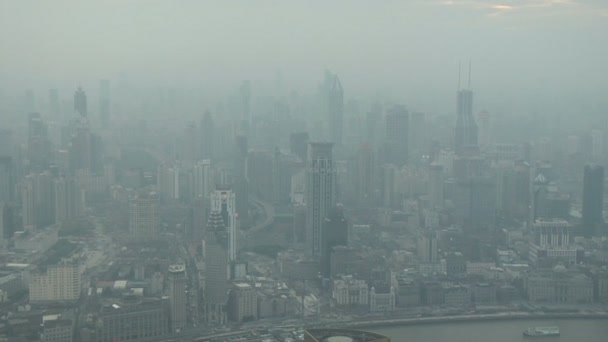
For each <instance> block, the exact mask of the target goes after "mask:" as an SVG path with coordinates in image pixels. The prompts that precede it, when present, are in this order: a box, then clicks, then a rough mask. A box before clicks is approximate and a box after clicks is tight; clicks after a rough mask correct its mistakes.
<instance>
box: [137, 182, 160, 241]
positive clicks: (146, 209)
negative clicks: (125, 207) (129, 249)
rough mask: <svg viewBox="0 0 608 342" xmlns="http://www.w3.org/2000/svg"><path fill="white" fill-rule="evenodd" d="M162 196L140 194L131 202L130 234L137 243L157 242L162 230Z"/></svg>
mask: <svg viewBox="0 0 608 342" xmlns="http://www.w3.org/2000/svg"><path fill="white" fill-rule="evenodd" d="M159 197H160V196H159V195H158V193H156V192H150V193H143V192H142V193H139V194H138V195H136V196H134V197H132V198H131V199H130V201H129V232H130V234H131V238H132V239H133V240H134V241H136V242H145V241H150V240H156V239H157V238H158V234H159V230H160V212H159V211H160V208H159V207H160V198H159Z"/></svg>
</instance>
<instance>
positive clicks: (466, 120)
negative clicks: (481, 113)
mask: <svg viewBox="0 0 608 342" xmlns="http://www.w3.org/2000/svg"><path fill="white" fill-rule="evenodd" d="M470 88H471V65H470V64H469V89H460V69H459V70H458V93H457V108H456V115H457V116H456V132H455V135H454V150H455V151H456V154H457V155H466V154H467V152H469V151H476V149H477V147H478V145H477V144H478V141H477V139H478V137H477V135H478V132H477V124H476V123H475V118H474V117H473V91H472V90H471V89H470Z"/></svg>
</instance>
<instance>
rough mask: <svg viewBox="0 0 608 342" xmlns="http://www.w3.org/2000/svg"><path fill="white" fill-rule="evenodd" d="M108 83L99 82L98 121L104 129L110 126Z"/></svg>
mask: <svg viewBox="0 0 608 342" xmlns="http://www.w3.org/2000/svg"><path fill="white" fill-rule="evenodd" d="M110 106H111V102H110V81H109V80H101V81H99V119H100V121H101V125H102V126H103V127H104V128H108V127H109V126H110Z"/></svg>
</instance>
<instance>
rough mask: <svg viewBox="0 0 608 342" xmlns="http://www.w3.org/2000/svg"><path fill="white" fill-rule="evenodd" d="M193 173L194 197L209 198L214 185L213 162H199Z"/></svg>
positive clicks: (207, 160)
mask: <svg viewBox="0 0 608 342" xmlns="http://www.w3.org/2000/svg"><path fill="white" fill-rule="evenodd" d="M192 173H193V181H194V182H193V183H194V192H193V195H194V197H195V198H196V197H199V196H202V197H208V196H209V194H210V193H211V185H212V184H213V176H212V174H211V161H210V160H209V159H206V160H201V161H199V162H197V163H196V164H195V165H194V168H193V169H192Z"/></svg>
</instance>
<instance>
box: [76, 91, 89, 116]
mask: <svg viewBox="0 0 608 342" xmlns="http://www.w3.org/2000/svg"><path fill="white" fill-rule="evenodd" d="M74 111H75V112H76V113H78V114H80V116H81V117H83V118H86V116H87V94H85V92H84V90H82V87H78V89H77V90H76V92H75V93H74Z"/></svg>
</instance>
